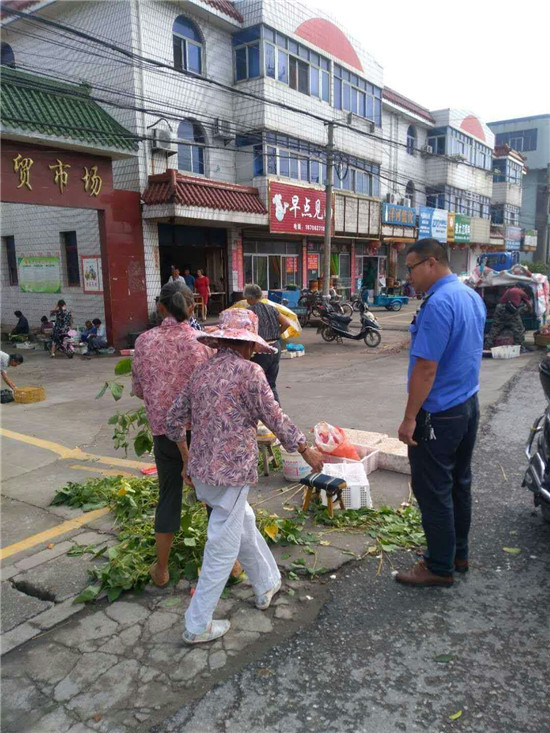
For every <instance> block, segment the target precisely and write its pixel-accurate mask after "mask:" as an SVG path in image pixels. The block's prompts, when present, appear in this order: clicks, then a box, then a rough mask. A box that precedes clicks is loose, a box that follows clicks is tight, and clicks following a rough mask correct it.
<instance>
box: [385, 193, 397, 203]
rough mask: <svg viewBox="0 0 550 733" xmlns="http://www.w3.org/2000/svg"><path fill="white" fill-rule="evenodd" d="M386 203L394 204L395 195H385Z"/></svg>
mask: <svg viewBox="0 0 550 733" xmlns="http://www.w3.org/2000/svg"><path fill="white" fill-rule="evenodd" d="M386 202H387V203H388V204H395V194H394V193H387V194H386Z"/></svg>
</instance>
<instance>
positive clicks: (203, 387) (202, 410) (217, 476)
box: [165, 348, 305, 486]
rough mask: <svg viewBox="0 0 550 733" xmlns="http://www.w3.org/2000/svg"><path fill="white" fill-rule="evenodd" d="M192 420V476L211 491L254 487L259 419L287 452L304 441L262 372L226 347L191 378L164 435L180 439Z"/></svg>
mask: <svg viewBox="0 0 550 733" xmlns="http://www.w3.org/2000/svg"><path fill="white" fill-rule="evenodd" d="M189 419H190V420H191V432H192V435H193V438H192V440H191V448H190V451H189V465H188V473H189V475H190V476H192V477H193V478H197V479H199V480H200V481H204V483H206V484H209V485H210V486H242V485H244V484H252V483H256V481H257V480H258V443H257V441H256V429H257V425H258V420H262V422H263V423H265V425H267V427H268V428H270V429H271V430H272V431H273V433H275V435H276V436H277V437H278V438H279V440H280V441H281V443H282V444H283V446H284V447H285V449H286V450H287V451H289V452H293V451H295V450H296V449H297V448H298V445H299V444H300V443H303V442H305V436H304V434H303V433H302V432H301V431H300V430H298V428H297V427H296V426H295V425H293V424H292V422H291V421H290V418H288V417H287V416H286V415H285V414H284V413H283V411H282V410H281V408H280V407H279V405H278V404H277V403H276V402H275V400H274V398H273V392H272V390H271V387H270V386H269V384H268V383H267V379H266V377H265V374H264V371H263V369H262V368H261V367H260V366H258V364H254V363H253V362H251V361H247V360H246V359H244V358H243V357H242V356H240V354H238V353H237V352H236V351H234V350H233V349H228V348H225V349H223V348H222V349H219V350H218V351H217V353H216V354H215V356H214V357H213V358H212V359H211V360H210V361H209V362H208V363H207V364H205V365H204V366H203V367H202V368H201V369H197V371H196V372H195V373H194V374H193V375H192V376H191V379H190V380H189V381H188V382H187V384H186V385H185V386H184V388H183V391H182V393H181V394H180V396H179V397H178V398H177V399H176V401H175V402H174V404H173V406H172V408H171V409H170V410H169V412H168V417H167V419H166V430H165V433H166V435H167V436H168V437H169V438H170V439H171V440H175V441H179V440H181V439H182V438H183V436H184V434H185V429H186V426H187V424H188V422H189Z"/></svg>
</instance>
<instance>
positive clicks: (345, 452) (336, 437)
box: [313, 422, 360, 461]
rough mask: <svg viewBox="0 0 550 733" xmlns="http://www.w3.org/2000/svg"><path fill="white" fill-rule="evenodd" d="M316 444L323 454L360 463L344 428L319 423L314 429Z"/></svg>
mask: <svg viewBox="0 0 550 733" xmlns="http://www.w3.org/2000/svg"><path fill="white" fill-rule="evenodd" d="M313 432H314V434H315V444H316V446H317V448H319V450H320V451H321V453H325V454H328V455H331V456H339V457H340V458H351V459H352V460H354V461H359V460H360V457H359V454H358V453H357V451H356V450H355V448H354V447H353V445H352V444H351V442H350V440H349V438H348V437H347V436H346V434H345V433H344V431H343V430H342V428H339V427H335V426H334V425H329V424H328V423H327V422H318V423H317V425H316V426H315V427H314V428H313Z"/></svg>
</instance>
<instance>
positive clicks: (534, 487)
mask: <svg viewBox="0 0 550 733" xmlns="http://www.w3.org/2000/svg"><path fill="white" fill-rule="evenodd" d="M539 374H540V381H541V383H542V388H543V389H544V393H545V395H546V400H547V402H548V404H547V407H546V410H545V412H544V414H543V415H541V416H540V417H539V419H538V420H537V421H536V423H535V424H534V425H533V427H532V428H531V431H530V434H529V440H528V441H527V445H526V446H525V454H526V456H527V458H528V460H529V466H528V467H527V471H526V472H525V476H524V478H523V483H522V486H526V487H527V488H528V489H529V490H530V491H532V492H533V499H534V502H535V506H540V510H541V513H542V517H543V519H544V520H545V521H546V522H550V356H547V357H546V358H545V359H544V360H543V361H542V362H541V364H540V366H539ZM535 438H536V440H535Z"/></svg>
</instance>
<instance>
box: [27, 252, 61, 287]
mask: <svg viewBox="0 0 550 733" xmlns="http://www.w3.org/2000/svg"><path fill="white" fill-rule="evenodd" d="M17 268H18V270H19V286H20V288H21V290H22V291H23V292H24V293H60V292H61V271H60V267H59V255H32V256H28V257H27V256H23V257H18V258H17Z"/></svg>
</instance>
